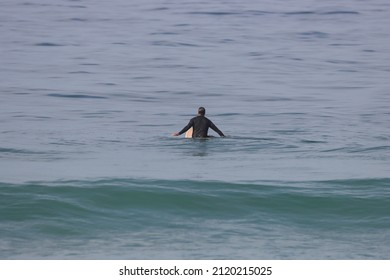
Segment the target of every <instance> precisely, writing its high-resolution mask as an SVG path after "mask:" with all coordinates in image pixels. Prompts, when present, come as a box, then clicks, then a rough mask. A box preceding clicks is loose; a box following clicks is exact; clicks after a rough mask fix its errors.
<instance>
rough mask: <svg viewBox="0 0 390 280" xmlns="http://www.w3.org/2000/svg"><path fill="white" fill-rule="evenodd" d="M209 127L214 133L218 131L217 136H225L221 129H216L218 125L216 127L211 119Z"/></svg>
mask: <svg viewBox="0 0 390 280" xmlns="http://www.w3.org/2000/svg"><path fill="white" fill-rule="evenodd" d="M210 128H211V129H212V130H214V131H215V132H216V133H218V134H219V136H221V137H225V135H224V134H223V133H222V131H220V130H219V129H218V127H217V126H216V125H215V124H213V122H212V121H210Z"/></svg>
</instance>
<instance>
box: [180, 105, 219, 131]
mask: <svg viewBox="0 0 390 280" xmlns="http://www.w3.org/2000/svg"><path fill="white" fill-rule="evenodd" d="M205 114H206V109H205V108H204V107H199V109H198V115H197V116H196V117H194V118H192V119H191V120H190V122H189V123H188V124H187V125H186V126H185V127H184V128H183V129H182V130H181V131H180V132H175V133H173V136H179V135H181V134H183V133H184V132H186V131H187V130H189V129H190V128H191V127H192V128H193V130H192V137H196V138H204V137H209V136H208V135H207V132H208V130H209V128H211V129H212V130H214V131H215V132H217V133H218V134H219V136H221V137H225V135H224V134H223V133H222V131H220V130H219V129H218V127H216V125H215V124H213V122H212V121H210V120H209V119H208V118H206V117H205V116H204V115H205Z"/></svg>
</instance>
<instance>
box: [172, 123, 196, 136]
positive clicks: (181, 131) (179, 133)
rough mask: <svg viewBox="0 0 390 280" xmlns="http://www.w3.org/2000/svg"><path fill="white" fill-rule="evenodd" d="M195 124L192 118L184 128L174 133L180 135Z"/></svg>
mask: <svg viewBox="0 0 390 280" xmlns="http://www.w3.org/2000/svg"><path fill="white" fill-rule="evenodd" d="M193 125H194V121H193V120H190V122H189V123H188V124H187V125H186V126H185V127H184V128H183V129H182V130H180V131H179V132H175V133H173V136H179V135H181V134H183V133H184V132H186V131H187V130H189V129H190V128H191V127H192V126H193Z"/></svg>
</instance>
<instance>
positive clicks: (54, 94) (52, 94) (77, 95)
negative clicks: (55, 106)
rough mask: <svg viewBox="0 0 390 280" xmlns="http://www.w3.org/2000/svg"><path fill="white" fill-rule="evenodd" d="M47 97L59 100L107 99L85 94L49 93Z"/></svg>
mask: <svg viewBox="0 0 390 280" xmlns="http://www.w3.org/2000/svg"><path fill="white" fill-rule="evenodd" d="M47 96H50V97H60V98H76V99H88V98H91V99H108V98H107V97H104V96H97V95H87V94H61V93H50V94H48V95H47Z"/></svg>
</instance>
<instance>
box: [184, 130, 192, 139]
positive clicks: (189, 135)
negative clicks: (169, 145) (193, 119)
mask: <svg viewBox="0 0 390 280" xmlns="http://www.w3.org/2000/svg"><path fill="white" fill-rule="evenodd" d="M185 138H192V127H191V128H190V129H189V130H187V132H186V135H185Z"/></svg>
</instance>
